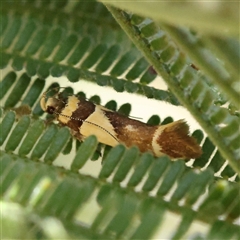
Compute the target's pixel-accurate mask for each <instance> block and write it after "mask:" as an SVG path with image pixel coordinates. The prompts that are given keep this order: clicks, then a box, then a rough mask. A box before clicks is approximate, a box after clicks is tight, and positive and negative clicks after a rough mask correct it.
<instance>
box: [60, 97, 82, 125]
mask: <svg viewBox="0 0 240 240" xmlns="http://www.w3.org/2000/svg"><path fill="white" fill-rule="evenodd" d="M79 102H80V100H79V99H78V98H77V97H75V96H74V95H73V96H69V97H68V103H67V104H66V105H65V108H63V110H62V112H61V113H60V115H59V117H58V120H59V121H60V122H61V123H63V124H67V123H68V121H70V117H71V116H72V113H73V112H75V111H76V109H77V108H78V104H79Z"/></svg>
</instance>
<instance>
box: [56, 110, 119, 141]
mask: <svg viewBox="0 0 240 240" xmlns="http://www.w3.org/2000/svg"><path fill="white" fill-rule="evenodd" d="M53 113H54V114H57V115H59V116H63V117H67V118H69V119H72V120H77V121H81V122H85V123H89V124H92V125H94V126H96V127H99V128H101V129H102V130H103V131H105V132H106V133H108V134H109V135H110V136H111V137H112V138H114V139H115V140H116V141H117V142H119V141H118V139H117V138H116V137H114V136H113V135H112V134H111V133H110V132H109V131H108V130H107V129H105V128H103V127H101V126H100V125H98V124H96V123H93V122H89V121H85V120H82V119H80V118H73V117H69V116H67V115H64V114H61V113H58V112H53Z"/></svg>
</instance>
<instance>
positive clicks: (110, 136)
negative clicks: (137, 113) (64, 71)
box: [40, 92, 202, 159]
mask: <svg viewBox="0 0 240 240" xmlns="http://www.w3.org/2000/svg"><path fill="white" fill-rule="evenodd" d="M46 94H47V92H45V93H43V95H42V97H41V100H40V105H41V108H42V109H43V111H45V112H47V113H49V114H54V115H55V117H56V119H57V120H58V122H59V123H60V124H61V125H63V126H67V127H69V128H70V129H71V132H72V135H73V136H74V137H76V138H77V139H78V140H79V141H83V140H84V139H85V138H86V137H88V136H90V135H95V136H96V137H97V139H98V141H99V142H100V143H104V144H106V145H109V146H116V145H117V144H119V143H122V144H124V145H125V146H126V147H131V146H134V145H135V146H137V147H138V148H139V150H140V151H141V152H147V151H150V152H152V153H153V155H154V156H156V157H159V156H162V155H168V156H169V157H170V158H172V159H177V158H183V159H190V158H198V157H199V156H200V155H201V154H202V150H201V147H200V146H199V145H198V143H197V141H196V140H195V139H194V138H193V137H191V136H189V126H188V125H187V123H186V122H185V121H184V120H178V121H175V122H172V123H169V124H166V125H157V126H152V125H149V124H146V123H143V122H141V121H138V120H136V119H132V118H129V117H127V116H125V115H123V114H120V113H118V112H115V111H112V110H109V109H107V108H105V107H103V106H100V105H97V104H94V103H93V102H91V101H88V100H87V99H84V98H81V97H78V96H76V95H70V96H67V97H64V96H63V95H62V94H61V93H60V92H58V93H56V94H54V95H53V96H50V97H47V95H46Z"/></svg>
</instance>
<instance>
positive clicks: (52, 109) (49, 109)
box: [47, 106, 55, 114]
mask: <svg viewBox="0 0 240 240" xmlns="http://www.w3.org/2000/svg"><path fill="white" fill-rule="evenodd" d="M47 112H48V113H49V114H53V113H54V112H55V107H53V106H48V107H47Z"/></svg>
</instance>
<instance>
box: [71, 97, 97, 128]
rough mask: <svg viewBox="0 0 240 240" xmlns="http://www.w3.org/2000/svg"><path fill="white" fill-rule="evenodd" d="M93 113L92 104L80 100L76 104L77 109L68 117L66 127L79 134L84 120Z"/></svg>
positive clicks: (93, 107)
mask: <svg viewBox="0 0 240 240" xmlns="http://www.w3.org/2000/svg"><path fill="white" fill-rule="evenodd" d="M94 111H95V105H94V104H93V103H92V102H89V101H86V100H85V99H81V100H80V101H79V103H78V108H77V109H76V110H75V111H74V112H73V113H72V115H71V116H70V117H71V119H70V120H69V121H68V123H67V126H68V127H69V128H71V129H73V130H74V131H76V132H79V128H80V127H81V125H82V123H83V121H84V120H86V119H87V118H88V117H89V115H91V114H92V113H93V112H94Z"/></svg>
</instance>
